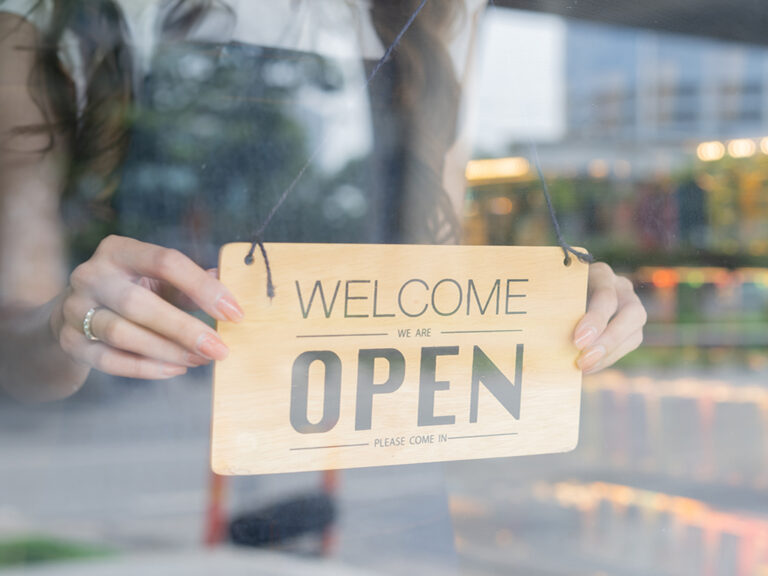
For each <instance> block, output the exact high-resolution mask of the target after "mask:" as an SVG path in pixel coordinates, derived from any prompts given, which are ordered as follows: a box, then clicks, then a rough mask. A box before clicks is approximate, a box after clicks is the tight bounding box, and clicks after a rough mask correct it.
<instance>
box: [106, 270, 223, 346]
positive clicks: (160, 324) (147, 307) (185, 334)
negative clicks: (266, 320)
mask: <svg viewBox="0 0 768 576" xmlns="http://www.w3.org/2000/svg"><path fill="white" fill-rule="evenodd" d="M96 297H97V300H98V301H99V302H101V303H102V304H103V305H105V306H106V307H108V308H110V309H111V310H113V311H114V312H115V313H117V314H118V315H120V316H123V317H124V318H126V319H128V320H130V321H131V322H133V323H134V324H137V325H139V326H143V327H144V328H147V329H149V330H151V331H152V332H155V333H157V334H159V335H161V336H163V337H165V338H166V339H168V340H170V341H171V342H175V343H176V344H178V345H180V346H181V347H183V348H185V349H186V350H188V351H190V352H193V353H195V354H199V355H200V356H203V357H205V358H209V359H211V360H223V359H224V358H226V357H227V355H228V353H229V350H228V349H227V347H226V345H225V344H224V342H222V341H221V339H220V338H219V337H218V335H217V334H216V332H214V331H213V330H211V328H210V327H209V326H207V325H206V324H205V323H204V322H202V321H200V320H198V319H197V318H194V317H193V316H191V315H189V314H187V313H185V312H183V311H181V310H179V309H178V308H176V307H175V306H173V305H172V304H170V303H168V302H166V301H165V300H163V299H162V298H160V297H159V296H158V295H157V294H155V293H154V292H152V291H150V290H147V289H146V288H143V287H141V286H139V285H137V284H134V283H132V282H128V281H126V280H123V279H119V278H107V279H106V280H105V282H103V283H102V284H101V285H100V286H99V287H98V288H97V294H96Z"/></svg>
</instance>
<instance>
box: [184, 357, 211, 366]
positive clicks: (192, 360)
mask: <svg viewBox="0 0 768 576" xmlns="http://www.w3.org/2000/svg"><path fill="white" fill-rule="evenodd" d="M210 363H211V361H210V360H209V359H208V358H203V357H202V356H198V355H197V354H187V364H188V365H189V366H190V367H192V368H197V367H198V366H205V365H206V364H210Z"/></svg>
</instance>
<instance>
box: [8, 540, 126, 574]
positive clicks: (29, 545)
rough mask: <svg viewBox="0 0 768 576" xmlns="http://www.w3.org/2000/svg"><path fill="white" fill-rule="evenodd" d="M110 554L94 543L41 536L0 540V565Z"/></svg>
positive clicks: (97, 556)
mask: <svg viewBox="0 0 768 576" xmlns="http://www.w3.org/2000/svg"><path fill="white" fill-rule="evenodd" d="M112 554H113V552H112V551H110V550H108V549H106V548H102V547H98V546H95V545H90V544H88V545H87V544H79V543H77V544H76V543H73V542H66V541H64V540H58V539H53V538H47V537H43V536H30V537H20V538H14V539H10V540H5V541H0V567H9V566H18V565H25V564H39V563H43V562H56V561H62V560H77V559H84V558H99V557H105V556H110V555H112Z"/></svg>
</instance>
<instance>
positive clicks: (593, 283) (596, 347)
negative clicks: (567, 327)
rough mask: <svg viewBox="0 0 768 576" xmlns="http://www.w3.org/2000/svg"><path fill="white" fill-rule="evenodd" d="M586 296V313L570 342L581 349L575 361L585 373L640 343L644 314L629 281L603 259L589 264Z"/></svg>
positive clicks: (605, 365)
mask: <svg viewBox="0 0 768 576" xmlns="http://www.w3.org/2000/svg"><path fill="white" fill-rule="evenodd" d="M587 298H588V304H587V313H586V314H585V315H584V317H583V318H582V319H581V321H580V322H579V324H578V325H577V326H576V330H575V331H574V335H573V342H574V344H576V347H577V348H578V349H579V350H581V354H580V355H579V358H578V360H576V364H577V365H578V366H579V368H581V370H582V371H583V372H584V374H592V373H594V372H597V371H599V370H602V369H603V368H607V367H608V366H610V365H611V364H613V363H614V362H616V361H617V360H618V359H619V358H622V357H623V356H626V355H627V354H629V353H630V352H632V351H633V350H634V349H636V348H637V347H638V346H640V344H641V343H642V342H643V326H645V322H646V319H647V314H646V312H645V308H644V307H643V304H642V303H641V302H640V298H638V296H637V294H635V289H634V287H633V286H632V282H631V281H630V280H628V279H627V278H625V277H623V276H617V275H616V274H615V273H614V271H613V270H612V269H611V267H610V266H608V264H605V263H603V262H597V263H595V264H592V265H591V266H590V267H589V287H588V292H587Z"/></svg>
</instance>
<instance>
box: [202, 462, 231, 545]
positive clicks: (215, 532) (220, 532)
mask: <svg viewBox="0 0 768 576" xmlns="http://www.w3.org/2000/svg"><path fill="white" fill-rule="evenodd" d="M226 488H227V478H226V477H225V476H219V475H218V474H215V473H214V472H211V479H210V484H209V487H208V511H207V513H206V522H205V545H206V546H208V547H213V546H217V545H219V544H221V543H222V542H223V541H224V540H225V538H226V534H227V513H226V510H225V505H224V501H225V498H226Z"/></svg>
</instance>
